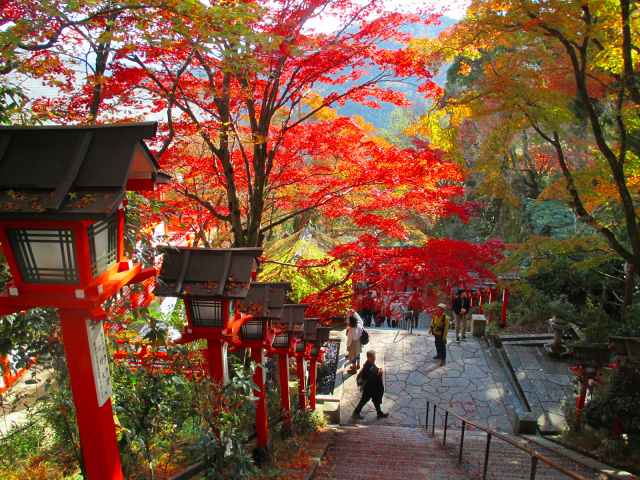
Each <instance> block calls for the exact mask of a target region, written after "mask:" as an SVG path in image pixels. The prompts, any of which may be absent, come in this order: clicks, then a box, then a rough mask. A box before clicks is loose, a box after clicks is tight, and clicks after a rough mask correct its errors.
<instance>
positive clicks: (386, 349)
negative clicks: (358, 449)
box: [340, 329, 511, 431]
mask: <svg viewBox="0 0 640 480" xmlns="http://www.w3.org/2000/svg"><path fill="white" fill-rule="evenodd" d="M368 331H369V337H370V343H369V345H367V346H366V347H367V348H366V349H373V350H375V351H376V352H377V356H378V364H379V365H380V366H382V367H383V368H384V370H385V390H386V393H385V396H384V402H383V406H382V408H383V410H385V411H388V412H389V413H390V417H389V418H388V419H385V420H382V421H379V420H377V419H376V416H375V411H374V409H373V405H371V403H369V404H368V405H367V406H366V407H365V409H364V410H363V415H365V416H366V419H365V420H363V421H361V423H363V424H371V423H376V424H377V423H380V424H385V425H396V426H411V427H415V426H418V425H424V421H425V420H424V417H425V410H426V400H427V399H430V400H432V401H435V402H437V403H438V404H439V405H443V406H445V405H446V406H449V407H451V408H452V409H453V410H454V411H455V412H456V413H459V414H460V415H464V416H466V417H468V418H469V419H472V420H476V421H478V422H480V423H482V424H484V425H488V426H490V427H492V428H496V429H498V430H501V431H511V423H510V421H509V419H508V417H507V412H506V410H505V407H504V403H503V400H504V398H505V397H506V396H507V392H505V389H504V387H503V384H501V383H499V382H496V380H495V379H494V373H493V372H492V369H491V367H490V365H489V362H488V359H487V356H486V354H485V352H484V351H483V350H484V349H485V348H486V347H485V345H484V343H482V342H481V341H480V340H478V339H476V338H473V337H471V338H469V337H467V340H466V341H465V342H460V343H457V342H456V341H455V336H454V334H453V333H452V334H450V335H449V343H448V345H447V364H446V365H445V366H444V367H440V366H439V364H438V363H437V362H436V361H435V360H433V358H432V357H433V356H434V355H435V346H434V343H433V337H432V336H430V335H428V334H427V333H424V332H418V333H414V334H413V335H409V334H408V333H407V332H403V331H400V332H399V331H395V330H378V329H369V330H368ZM363 360H364V355H363ZM343 373H344V370H343ZM340 390H341V413H342V424H352V423H353V422H352V420H351V413H352V412H353V409H354V407H355V405H356V404H357V402H358V399H359V395H360V392H359V390H358V388H357V385H356V383H355V375H352V376H349V375H346V374H344V378H343V384H342V385H341V388H340Z"/></svg>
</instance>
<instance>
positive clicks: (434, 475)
mask: <svg viewBox="0 0 640 480" xmlns="http://www.w3.org/2000/svg"><path fill="white" fill-rule="evenodd" d="M469 478H472V477H470V476H469V475H468V474H467V473H466V472H465V471H464V470H463V469H462V468H461V467H459V466H457V465H456V462H455V460H452V458H451V456H450V455H449V454H448V453H447V452H446V450H445V449H444V448H443V447H442V445H441V444H440V443H438V442H437V441H435V440H434V439H432V438H431V437H429V436H428V435H427V434H426V433H425V431H424V429H419V428H407V427H397V426H384V425H356V426H343V427H340V428H339V431H338V433H337V434H336V436H335V437H334V443H333V444H332V445H330V446H329V448H328V450H327V454H326V455H325V458H324V459H323V460H322V462H321V463H320V466H319V467H318V469H317V470H316V472H315V475H314V476H313V477H312V479H314V480H377V479H384V480H464V479H469Z"/></svg>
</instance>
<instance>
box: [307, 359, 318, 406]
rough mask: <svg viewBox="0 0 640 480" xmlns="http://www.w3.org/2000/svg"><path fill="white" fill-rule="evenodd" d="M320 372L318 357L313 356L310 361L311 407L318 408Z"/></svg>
mask: <svg viewBox="0 0 640 480" xmlns="http://www.w3.org/2000/svg"><path fill="white" fill-rule="evenodd" d="M317 373H318V359H317V358H315V357H311V361H310V362H309V408H311V410H315V409H316V375H317Z"/></svg>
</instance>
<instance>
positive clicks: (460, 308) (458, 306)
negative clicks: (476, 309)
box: [451, 290, 470, 342]
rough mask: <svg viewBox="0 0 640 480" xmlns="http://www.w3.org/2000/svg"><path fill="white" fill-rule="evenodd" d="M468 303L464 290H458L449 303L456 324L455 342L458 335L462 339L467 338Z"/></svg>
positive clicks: (458, 339)
mask: <svg viewBox="0 0 640 480" xmlns="http://www.w3.org/2000/svg"><path fill="white" fill-rule="evenodd" d="M469 305H470V302H469V298H468V297H467V294H466V292H465V291H464V290H458V291H457V292H456V296H455V297H454V298H453V302H452V304H451V310H453V318H454V320H455V324H456V342H459V341H460V335H462V340H465V339H466V338H467V317H468V315H467V314H468V313H469V308H470V307H469Z"/></svg>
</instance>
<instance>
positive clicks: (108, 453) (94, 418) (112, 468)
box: [60, 310, 124, 480]
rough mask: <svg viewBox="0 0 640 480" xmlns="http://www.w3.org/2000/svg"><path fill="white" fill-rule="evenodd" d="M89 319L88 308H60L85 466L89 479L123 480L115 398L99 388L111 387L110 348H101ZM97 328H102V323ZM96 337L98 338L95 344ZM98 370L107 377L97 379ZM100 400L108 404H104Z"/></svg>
mask: <svg viewBox="0 0 640 480" xmlns="http://www.w3.org/2000/svg"><path fill="white" fill-rule="evenodd" d="M89 318H91V317H90V315H89V312H87V311H83V310H60V323H61V325H62V340H63V344H64V350H65V355H66V359H67V367H68V369H69V379H70V383H71V392H72V393H73V401H74V404H75V406H76V417H77V422H78V430H79V432H80V442H81V444H82V457H83V460H84V468H85V471H86V473H87V480H121V479H123V478H124V477H123V475H122V468H121V465H120V452H119V451H118V443H117V439H116V429H115V424H114V421H113V411H112V409H111V398H108V397H107V398H106V399H105V398H99V396H98V389H97V388H96V384H98V385H100V390H101V391H103V392H104V390H105V389H106V390H108V386H110V384H108V385H106V384H105V383H104V382H105V380H106V381H108V380H107V379H108V372H109V370H108V364H107V365H105V363H104V362H108V358H107V357H106V351H102V352H100V351H99V348H100V345H99V342H103V344H104V337H102V334H101V332H99V333H100V335H99V336H98V337H97V340H96V339H94V338H90V335H92V333H91V332H90V329H89V326H88V325H87V320H88V319H89ZM93 328H100V329H101V328H102V324H101V323H100V324H99V327H93ZM94 332H95V330H94ZM94 340H96V341H95V343H94ZM100 353H102V355H101V354H100ZM92 358H93V360H92ZM96 363H98V365H96ZM105 368H106V370H105ZM94 370H97V371H98V372H100V371H101V372H103V373H106V375H107V379H105V378H102V379H100V378H98V379H96V378H95V376H94ZM105 387H107V388H105ZM99 401H103V402H104V403H102V405H100V404H99V403H98V402H99Z"/></svg>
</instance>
